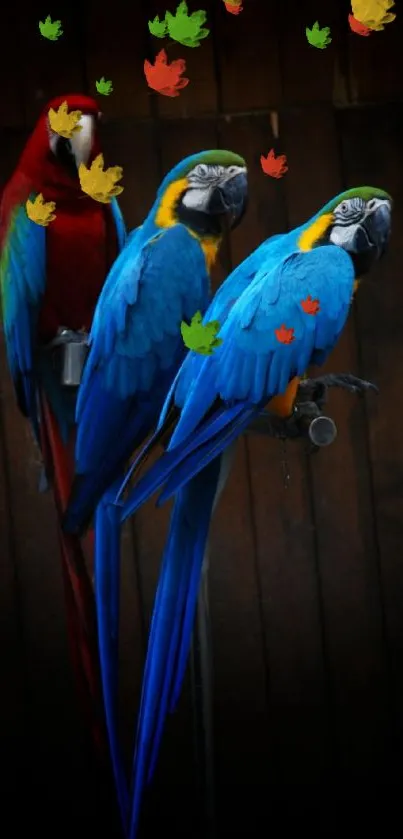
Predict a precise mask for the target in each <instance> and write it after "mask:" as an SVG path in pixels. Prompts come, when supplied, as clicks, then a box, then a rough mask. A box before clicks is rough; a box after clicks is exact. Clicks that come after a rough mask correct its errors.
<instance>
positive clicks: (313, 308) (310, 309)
mask: <svg viewBox="0 0 403 839" xmlns="http://www.w3.org/2000/svg"><path fill="white" fill-rule="evenodd" d="M301 306H302V309H303V311H304V312H305V314H306V315H317V314H318V312H319V311H320V302H319V300H318V298H317V297H316V298H315V300H312V297H311V295H310V294H308V297H307V298H306V299H305V300H301Z"/></svg>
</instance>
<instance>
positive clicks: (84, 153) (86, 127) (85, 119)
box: [70, 114, 95, 169]
mask: <svg viewBox="0 0 403 839" xmlns="http://www.w3.org/2000/svg"><path fill="white" fill-rule="evenodd" d="M78 125H81V131H77V132H76V133H75V134H73V136H72V138H71V140H70V145H71V150H72V152H73V154H74V158H75V161H76V166H77V169H78V167H79V165H80V163H85V164H87V163H88V160H89V158H90V154H91V151H92V145H93V141H94V134H95V117H93V116H90V115H89V114H84V115H83V116H82V117H81V119H80V121H79V123H78Z"/></svg>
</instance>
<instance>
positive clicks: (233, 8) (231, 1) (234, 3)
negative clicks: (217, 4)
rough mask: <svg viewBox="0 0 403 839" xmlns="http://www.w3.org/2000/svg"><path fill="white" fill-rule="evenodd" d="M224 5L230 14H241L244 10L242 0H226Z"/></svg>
mask: <svg viewBox="0 0 403 839" xmlns="http://www.w3.org/2000/svg"><path fill="white" fill-rule="evenodd" d="M224 6H225V8H226V10H227V12H229V13H230V15H239V14H240V12H242V10H243V6H242V0H224Z"/></svg>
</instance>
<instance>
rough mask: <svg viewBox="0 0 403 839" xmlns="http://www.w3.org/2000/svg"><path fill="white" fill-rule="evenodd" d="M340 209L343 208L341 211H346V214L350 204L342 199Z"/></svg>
mask: <svg viewBox="0 0 403 839" xmlns="http://www.w3.org/2000/svg"><path fill="white" fill-rule="evenodd" d="M340 210H341V212H342V213H344V214H346V213H348V204H347V201H342V203H341V204H340Z"/></svg>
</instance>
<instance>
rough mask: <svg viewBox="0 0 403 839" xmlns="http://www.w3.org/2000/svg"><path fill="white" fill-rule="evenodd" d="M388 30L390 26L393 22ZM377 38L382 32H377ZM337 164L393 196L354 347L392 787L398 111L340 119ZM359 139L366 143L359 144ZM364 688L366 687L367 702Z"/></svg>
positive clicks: (399, 696)
mask: <svg viewBox="0 0 403 839" xmlns="http://www.w3.org/2000/svg"><path fill="white" fill-rule="evenodd" d="M392 25H393V24H392ZM381 34H382V33H381ZM340 125H341V130H342V137H343V161H344V168H345V176H346V180H347V183H348V185H349V186H351V185H353V184H356V183H364V182H365V181H366V182H367V183H374V184H375V185H379V186H381V187H383V188H384V189H386V190H389V192H390V193H391V194H392V196H393V198H394V215H393V230H392V239H391V243H390V248H389V251H388V253H387V255H386V256H385V258H384V260H382V262H381V263H380V264H379V265H378V267H377V269H376V272H374V277H373V282H370V283H368V287H367V288H363V291H362V294H360V296H359V298H358V301H357V303H358V305H357V309H358V324H359V348H360V361H361V365H362V369H363V371H364V373H365V375H367V376H368V377H369V378H371V379H373V380H375V381H376V382H377V384H378V386H379V387H380V396H379V398H378V399H377V400H372V399H371V400H368V403H367V417H368V422H369V452H370V458H371V477H372V489H373V494H374V499H375V511H374V530H375V533H374V541H376V545H377V547H378V550H379V553H380V574H381V590H382V593H383V598H384V608H385V612H386V633H387V639H388V649H389V663H390V665H391V675H392V687H393V693H392V696H391V702H390V705H389V722H390V729H391V746H390V751H389V754H388V759H387V762H386V763H385V764H384V765H383V766H384V768H385V766H388V772H389V774H388V776H387V777H388V778H389V779H390V781H391V782H394V778H395V777H396V772H397V768H396V767H397V766H399V765H400V763H401V757H402V749H403V714H402V707H403V704H402V701H403V675H402V666H401V663H402V653H403V619H402V609H401V603H402V597H403V570H402V563H401V536H402V521H403V507H402V504H403V499H402V494H401V489H400V488H401V485H402V479H403V457H402V449H401V421H400V415H401V409H402V392H401V386H400V380H399V371H400V369H401V364H402V363H403V337H402V330H401V317H400V313H401V310H402V305H403V298H402V294H403V292H402V284H401V265H402V258H403V252H402V247H403V246H402V241H401V236H400V233H399V231H400V230H401V227H402V220H403V205H402V195H403V177H402V169H401V148H402V141H403V130H402V126H403V109H402V107H401V106H399V107H393V108H392V107H390V106H389V107H384V106H382V107H380V108H371V109H368V110H363V109H360V110H357V111H351V112H345V113H341V114H340ZM363 138H365V141H363ZM368 692H369V685H368V687H367V700H366V701H368Z"/></svg>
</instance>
